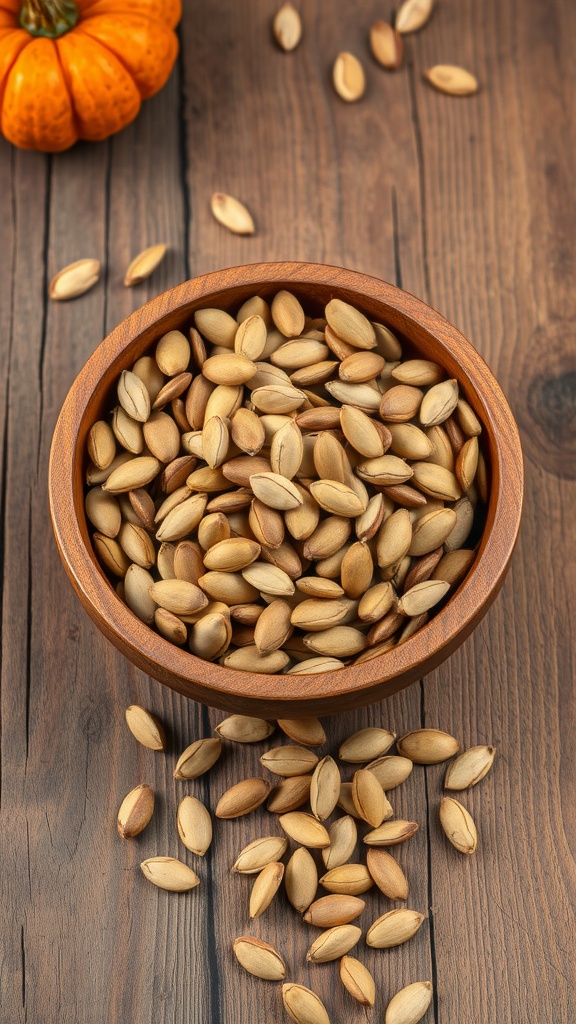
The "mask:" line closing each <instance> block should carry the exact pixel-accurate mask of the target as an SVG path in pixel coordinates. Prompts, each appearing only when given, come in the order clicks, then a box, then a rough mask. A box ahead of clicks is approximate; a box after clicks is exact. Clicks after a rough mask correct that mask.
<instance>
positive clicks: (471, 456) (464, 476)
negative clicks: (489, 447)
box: [456, 437, 480, 491]
mask: <svg viewBox="0 0 576 1024" xmlns="http://www.w3.org/2000/svg"><path fill="white" fill-rule="evenodd" d="M479 454H480V453H479V449H478V438H477V437H469V438H468V440H467V441H466V442H465V443H464V444H463V445H462V448H461V449H460V451H459V452H458V458H457V459H456V478H457V480H458V483H459V484H460V486H461V488H462V490H463V491H468V490H469V489H470V487H471V486H472V484H473V482H474V477H475V476H476V470H477V469H478V456H479Z"/></svg>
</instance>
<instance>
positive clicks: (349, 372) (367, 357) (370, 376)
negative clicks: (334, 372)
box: [338, 352, 384, 384]
mask: <svg viewBox="0 0 576 1024" xmlns="http://www.w3.org/2000/svg"><path fill="white" fill-rule="evenodd" d="M383 369H384V359H383V358H382V356H379V355H378V353H377V352H353V353H352V355H349V356H346V359H343V360H342V362H341V363H340V367H339V369H338V376H339V377H340V380H343V381H347V382H348V383H353V384H363V383H364V382H365V381H369V380H374V378H375V377H379V376H380V374H381V372H382V370H383Z"/></svg>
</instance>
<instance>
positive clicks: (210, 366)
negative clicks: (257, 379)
mask: <svg viewBox="0 0 576 1024" xmlns="http://www.w3.org/2000/svg"><path fill="white" fill-rule="evenodd" d="M202 373H203V375H204V376H205V377H207V378H208V380H211V381H212V383H213V384H227V385H229V386H234V385H237V384H245V383H246V381H249V380H250V378H251V377H253V376H254V374H255V373H256V366H255V364H254V363H253V362H252V360H251V359H248V358H247V356H243V355H240V354H238V353H236V352H226V353H225V354H224V353H223V354H222V355H215V356H210V358H209V359H207V360H206V361H205V363H204V365H203V367H202Z"/></svg>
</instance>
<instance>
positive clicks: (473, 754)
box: [444, 746, 496, 790]
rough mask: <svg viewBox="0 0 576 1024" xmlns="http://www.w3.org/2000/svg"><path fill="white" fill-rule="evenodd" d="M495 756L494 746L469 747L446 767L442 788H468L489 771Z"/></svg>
mask: <svg viewBox="0 0 576 1024" xmlns="http://www.w3.org/2000/svg"><path fill="white" fill-rule="evenodd" d="M495 756H496V748H495V747H487V746H477V747H469V748H468V750H465V751H464V752H463V753H462V754H460V755H459V757H457V758H456V760H455V761H452V762H451V764H449V765H448V768H447V769H446V775H445V776H444V789H455V790H458V789H470V787H471V786H475V785H476V783H477V782H480V780H481V779H483V778H484V776H485V775H487V774H488V772H489V771H490V769H491V767H492V764H493V763H494V758H495Z"/></svg>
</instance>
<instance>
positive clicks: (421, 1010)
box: [384, 981, 433, 1024]
mask: <svg viewBox="0 0 576 1024" xmlns="http://www.w3.org/2000/svg"><path fill="white" fill-rule="evenodd" d="M432 994H433V993H432V985H431V983H430V982H429V981H415V982H414V983H413V984H412V985H407V986H406V988H402V989H400V991H399V992H397V993H396V995H395V996H393V997H392V999H391V1000H390V1002H389V1003H388V1006H387V1008H386V1016H385V1018H384V1024H418V1021H419V1020H422V1017H423V1016H424V1014H425V1013H426V1010H427V1009H428V1007H429V1006H430V1003H431V1002H432Z"/></svg>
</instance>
